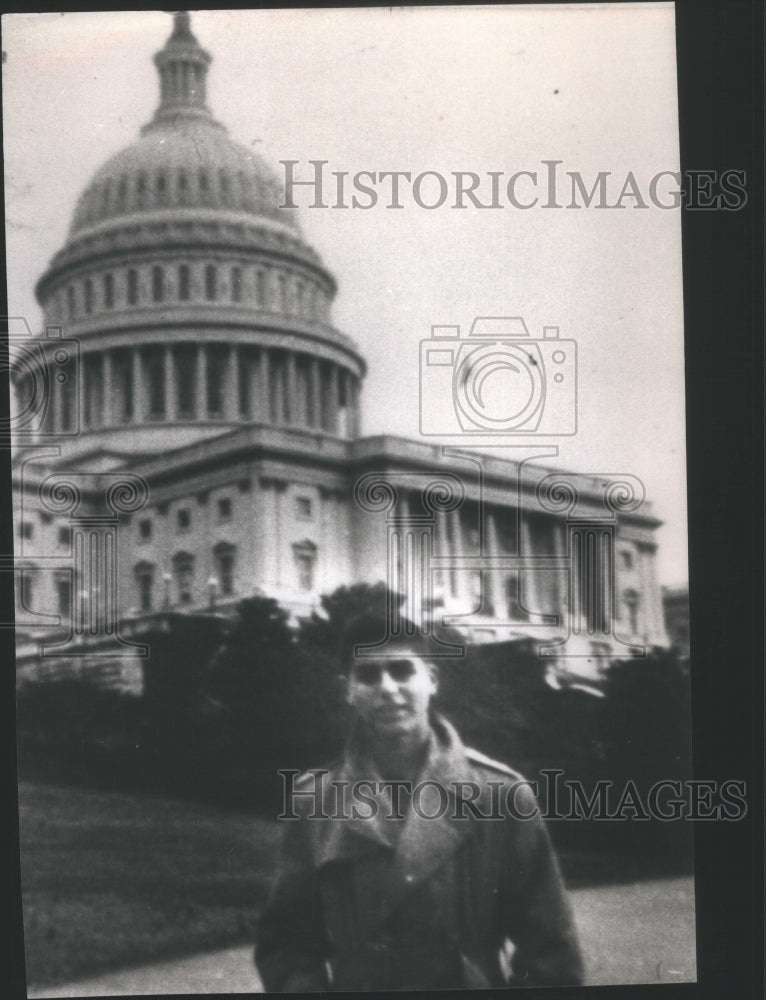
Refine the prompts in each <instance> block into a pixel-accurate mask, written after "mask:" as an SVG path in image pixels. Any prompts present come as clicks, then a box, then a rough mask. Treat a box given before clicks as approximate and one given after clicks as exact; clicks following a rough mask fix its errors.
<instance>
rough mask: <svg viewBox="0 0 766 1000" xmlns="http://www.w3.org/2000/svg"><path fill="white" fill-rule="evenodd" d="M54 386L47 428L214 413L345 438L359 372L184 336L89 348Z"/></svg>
mask: <svg viewBox="0 0 766 1000" xmlns="http://www.w3.org/2000/svg"><path fill="white" fill-rule="evenodd" d="M75 379H76V380H77V381H75ZM50 392H51V396H52V399H51V400H50V403H51V405H49V406H48V412H47V416H46V429H47V430H48V431H49V432H53V433H56V432H63V433H66V432H71V431H72V430H74V429H76V428H77V427H79V428H81V429H85V430H88V429H97V428H102V427H124V426H125V424H126V423H127V424H131V423H132V424H143V423H146V422H155V421H162V422H175V421H179V420H195V421H201V420H202V421H204V420H207V419H209V418H214V419H221V420H225V421H228V422H238V421H241V420H243V419H246V420H248V421H254V422H258V423H275V424H277V425H284V424H287V425H293V426H299V427H305V428H309V429H313V430H324V431H327V433H330V434H335V435H338V436H341V437H348V438H352V437H355V436H357V434H358V433H359V380H358V378H357V377H356V376H355V375H354V374H353V373H352V372H350V371H349V370H348V369H346V368H343V367H341V366H339V365H336V364H334V363H330V362H323V361H321V360H320V359H319V358H316V357H311V356H308V355H302V354H301V355H299V354H297V353H296V352H294V351H284V350H279V349H274V348H249V347H242V346H240V345H235V344H230V345H225V346H219V345H217V344H195V345H188V344H184V345H179V346H178V347H171V346H165V347H163V348H147V349H143V350H142V349H141V348H134V349H128V350H126V349H124V348H123V349H120V350H118V351H114V352H112V351H104V352H101V353H100V354H99V355H96V356H95V358H94V357H93V356H86V358H85V361H84V363H83V366H82V369H81V371H80V372H78V373H75V376H74V378H73V379H69V380H68V381H67V382H66V383H63V384H61V383H58V382H56V381H51V383H50ZM22 405H23V398H22ZM77 407H79V414H78V413H76V412H75V411H76V409H77Z"/></svg>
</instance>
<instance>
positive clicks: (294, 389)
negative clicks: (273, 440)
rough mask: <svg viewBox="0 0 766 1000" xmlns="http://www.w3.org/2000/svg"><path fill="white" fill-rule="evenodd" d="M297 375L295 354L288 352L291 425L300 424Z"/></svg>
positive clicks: (288, 393) (288, 396)
mask: <svg viewBox="0 0 766 1000" xmlns="http://www.w3.org/2000/svg"><path fill="white" fill-rule="evenodd" d="M297 380H298V379H297V373H296V370H295V352H294V351H288V352H287V420H288V423H291V424H299V423H300V413H301V410H300V407H299V405H298V385H297Z"/></svg>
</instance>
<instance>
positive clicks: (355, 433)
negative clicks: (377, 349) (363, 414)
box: [348, 375, 361, 438]
mask: <svg viewBox="0 0 766 1000" xmlns="http://www.w3.org/2000/svg"><path fill="white" fill-rule="evenodd" d="M348 385H349V392H350V393H351V437H352V438H358V437H359V435H360V433H361V420H360V414H359V380H358V379H357V378H356V376H353V375H352V376H351V378H350V379H349V382H348Z"/></svg>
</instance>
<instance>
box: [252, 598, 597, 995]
mask: <svg viewBox="0 0 766 1000" xmlns="http://www.w3.org/2000/svg"><path fill="white" fill-rule="evenodd" d="M384 631H385V622H383V621H382V620H381V619H378V618H374V617H371V616H367V617H364V618H361V619H357V620H356V621H355V622H354V623H352V626H351V627H350V629H349V630H348V632H347V636H346V640H347V641H346V647H347V649H348V654H349V655H348V657H347V664H348V668H349V673H348V677H347V680H346V699H347V701H348V704H349V705H350V707H351V711H352V716H353V722H352V726H351V731H350V734H349V738H348V741H347V745H346V751H345V755H344V758H343V760H342V761H341V762H340V763H339V764H338V765H337V766H335V767H332V768H330V769H329V770H326V771H317V772H309V773H308V774H306V775H304V776H302V777H301V778H300V779H299V780H298V781H297V782H295V783H294V785H292V786H290V787H289V788H288V791H289V793H290V794H289V796H288V801H287V802H286V804H285V810H284V816H285V817H290V816H292V817H294V818H291V819H288V818H285V819H283V821H282V822H283V823H284V839H283V845H282V862H281V869H280V872H279V874H278V877H277V879H276V882H275V884H274V887H273V889H272V892H271V895H270V898H269V901H268V903H267V906H266V909H265V911H264V913H263V915H262V918H261V921H260V926H259V933H258V943H257V945H256V963H257V965H258V969H259V971H260V973H261V977H262V979H263V983H264V987H265V989H266V990H268V991H273V992H309V991H313V990H354V991H364V990H382V989H448V988H461V987H466V988H481V987H493V986H503V985H520V986H545V985H555V986H572V985H577V984H579V983H580V982H581V981H582V963H581V959H580V954H579V949H578V946H577V940H576V935H575V930H574V924H573V921H572V916H571V912H570V909H569V905H568V902H567V899H566V896H565V892H564V888H563V885H562V881H561V876H560V874H559V869H558V865H557V862H556V859H555V856H554V854H553V851H552V848H551V845H550V841H549V839H548V836H547V833H546V831H545V829H544V827H543V825H542V821H541V820H540V818H539V810H537V809H536V808H535V799H534V796H533V795H532V793H531V791H530V789H529V787H528V785H527V784H526V783H524V782H523V781H522V779H521V777H520V776H519V775H518V774H516V773H515V772H513V771H511V770H510V768H507V767H505V765H503V764H498V763H496V762H495V761H492V760H490V759H489V758H487V757H484V756H483V754H480V753H478V752H477V751H475V750H471V749H468V748H467V747H465V746H463V744H462V743H461V741H460V739H459V737H458V735H457V733H456V732H455V730H454V729H453V727H452V726H451V725H450V724H449V723H448V722H447V721H446V720H445V719H443V718H440V717H439V716H438V715H436V714H435V713H434V712H433V711H432V707H431V700H432V698H433V696H434V694H435V693H436V688H437V679H436V673H435V668H434V667H433V666H432V665H431V664H430V663H428V662H427V660H426V659H425V654H426V652H427V650H426V649H425V644H424V643H423V642H421V641H420V640H418V638H417V637H416V638H414V639H413V638H410V639H407V638H404V637H402V638H400V639H398V640H397V641H396V642H394V643H390V642H389V643H388V644H387V646H386V649H385V656H380V655H378V656H372V657H371V656H370V655H369V650H367V655H366V656H365V655H364V653H365V650H364V649H360V648H359V647H361V646H369V645H370V644H372V643H375V642H376V641H378V640H379V639H380V637H381V635H383V634H384ZM355 649H356V650H357V653H358V654H359V655H354V650H355ZM524 817H529V818H524ZM509 951H513V954H512V957H511V959H510V963H508V961H507V958H508V954H509Z"/></svg>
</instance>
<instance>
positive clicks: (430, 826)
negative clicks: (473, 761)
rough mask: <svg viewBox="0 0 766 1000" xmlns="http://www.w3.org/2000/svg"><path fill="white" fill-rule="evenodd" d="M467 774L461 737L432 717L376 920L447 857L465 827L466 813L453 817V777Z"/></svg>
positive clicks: (385, 915) (467, 827)
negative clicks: (427, 749)
mask: <svg viewBox="0 0 766 1000" xmlns="http://www.w3.org/2000/svg"><path fill="white" fill-rule="evenodd" d="M471 777H472V771H471V768H470V766H469V764H468V761H467V760H466V756H465V749H464V747H463V745H462V743H461V742H460V738H459V737H458V735H457V733H456V732H455V730H454V729H453V728H452V726H451V725H450V724H449V723H448V722H447V721H446V720H444V719H437V720H436V724H435V726H434V735H433V739H432V743H431V752H430V754H429V756H428V759H427V761H426V764H425V766H424V767H423V770H422V772H421V774H420V777H419V779H418V784H419V785H420V786H421V791H420V792H418V801H417V802H416V806H417V808H415V809H413V808H412V807H410V810H409V812H408V814H407V819H406V821H405V824H404V829H403V831H402V835H401V838H400V840H399V843H398V845H397V849H396V852H395V854H394V859H393V866H392V872H391V878H390V880H389V882H388V885H387V886H386V889H385V891H384V894H383V899H382V900H381V905H380V922H381V923H382V922H383V921H385V920H387V919H388V917H390V916H391V914H392V913H393V912H394V910H396V909H397V907H399V906H401V905H402V903H404V902H405V900H406V898H407V895H408V894H409V893H410V892H412V891H413V890H414V889H416V888H417V887H418V886H420V885H422V884H423V883H424V882H425V881H427V880H428V879H429V878H431V877H432V876H434V874H435V873H436V872H437V871H438V870H439V869H440V868H441V867H442V866H444V865H445V864H446V863H447V862H448V861H449V859H450V858H451V857H452V855H453V854H455V852H456V851H457V850H458V848H459V846H460V844H461V843H462V841H463V840H464V838H465V837H466V836H467V835H468V833H469V832H470V823H469V821H468V820H467V819H465V818H455V814H456V803H457V796H456V791H455V783H456V782H461V781H469V780H470V779H471ZM459 815H460V814H459V813H458V816H459Z"/></svg>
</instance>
